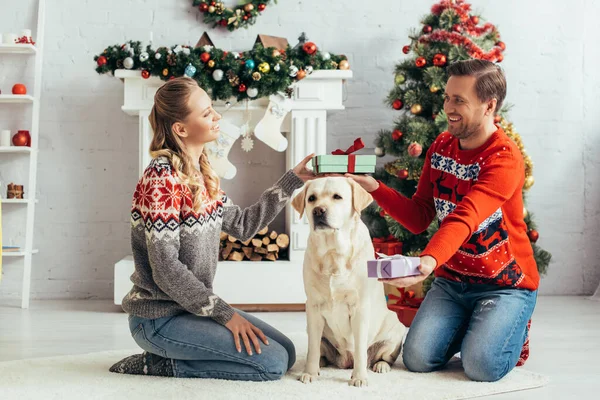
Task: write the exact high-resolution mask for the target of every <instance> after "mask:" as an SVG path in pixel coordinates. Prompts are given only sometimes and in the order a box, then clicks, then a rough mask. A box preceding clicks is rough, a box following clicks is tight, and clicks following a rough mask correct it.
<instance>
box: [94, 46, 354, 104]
mask: <svg viewBox="0 0 600 400" xmlns="http://www.w3.org/2000/svg"><path fill="white" fill-rule="evenodd" d="M299 39H300V41H299V43H298V44H297V45H296V46H294V47H293V48H292V47H290V46H289V45H287V47H286V48H285V49H277V48H275V47H267V48H265V47H263V46H262V45H261V44H259V43H258V44H256V45H255V46H254V47H253V48H252V49H250V50H248V51H245V52H230V51H225V50H222V49H219V48H217V47H215V46H212V45H204V46H198V47H195V48H192V47H190V46H186V45H175V46H171V47H159V48H157V49H154V48H153V47H152V45H151V44H149V45H147V46H146V47H145V48H143V47H142V45H141V42H139V41H129V42H127V43H125V44H117V45H112V46H108V47H107V48H105V49H104V51H103V52H102V53H100V54H98V55H96V56H94V61H95V62H96V72H98V73H99V74H114V71H115V70H117V69H123V68H124V69H129V70H139V71H140V75H141V76H142V78H144V79H148V78H150V77H151V76H156V77H159V78H160V79H162V80H165V81H166V80H169V79H174V78H176V77H179V76H184V75H185V76H188V77H190V78H193V79H194V80H196V81H197V82H198V84H199V85H200V87H202V88H203V89H205V90H207V91H209V92H210V94H211V97H212V98H213V100H228V99H230V98H232V97H233V98H236V99H237V100H238V101H242V100H248V99H250V100H251V99H256V98H261V97H267V96H270V95H272V94H275V93H281V92H287V93H288V94H291V91H290V89H289V87H290V86H291V85H292V84H293V83H294V82H297V81H300V80H302V79H304V78H305V77H306V76H307V75H310V74H311V73H312V72H313V71H315V70H335V69H340V70H347V69H349V68H350V64H349V63H348V59H347V58H346V56H344V55H337V54H332V53H328V52H322V51H320V50H319V49H318V47H317V45H316V44H315V43H314V42H310V41H308V40H307V39H306V36H305V35H304V34H302V35H301V36H300V38H299Z"/></svg>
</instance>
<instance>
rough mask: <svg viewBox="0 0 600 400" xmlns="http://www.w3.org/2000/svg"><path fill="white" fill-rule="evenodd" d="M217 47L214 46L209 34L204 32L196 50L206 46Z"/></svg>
mask: <svg viewBox="0 0 600 400" xmlns="http://www.w3.org/2000/svg"><path fill="white" fill-rule="evenodd" d="M207 45H208V46H213V47H214V46H215V45H214V44H213V41H212V40H210V37H209V36H208V33H206V32H204V33H203V34H202V36H200V40H198V43H196V48H198V47H204V46H207Z"/></svg>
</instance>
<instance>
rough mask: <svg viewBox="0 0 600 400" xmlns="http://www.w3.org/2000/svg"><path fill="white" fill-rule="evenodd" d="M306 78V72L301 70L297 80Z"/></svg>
mask: <svg viewBox="0 0 600 400" xmlns="http://www.w3.org/2000/svg"><path fill="white" fill-rule="evenodd" d="M304 78H306V71H305V70H303V69H301V70H300V71H298V73H297V74H296V79H298V80H299V81H300V80H302V79H304Z"/></svg>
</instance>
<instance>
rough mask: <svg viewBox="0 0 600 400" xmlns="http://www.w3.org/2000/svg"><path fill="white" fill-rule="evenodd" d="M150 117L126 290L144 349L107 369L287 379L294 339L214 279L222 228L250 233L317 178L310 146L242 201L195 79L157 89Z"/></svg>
mask: <svg viewBox="0 0 600 400" xmlns="http://www.w3.org/2000/svg"><path fill="white" fill-rule="evenodd" d="M149 119H150V124H151V126H152V130H153V131H154V137H153V139H152V143H151V145H150V153H151V156H152V158H153V160H152V161H151V163H150V165H149V166H148V168H146V170H145V171H144V174H143V176H142V178H141V179H140V181H139V182H138V184H137V187H136V190H135V194H134V198H133V206H132V211H131V244H132V249H133V257H134V261H135V272H134V273H133V275H132V277H131V279H132V281H133V283H134V286H133V288H132V289H131V291H130V292H129V294H128V295H127V296H125V299H123V309H124V310H125V311H126V312H127V313H128V314H129V327H130V329H131V333H132V335H133V338H134V339H135V341H136V343H137V344H138V345H139V346H140V347H141V348H142V349H143V350H145V351H144V353H142V354H137V355H133V356H130V357H127V358H125V359H123V360H121V361H119V362H117V363H116V364H115V365H113V366H112V367H111V369H110V370H111V371H112V372H119V373H127V374H146V375H158V376H175V377H195V378H220V379H232V380H252V381H268V380H276V379H279V378H281V377H282V376H283V375H284V374H285V373H286V372H287V370H288V369H289V368H291V366H292V365H293V364H294V361H295V350H294V345H293V344H292V342H291V341H290V340H289V339H288V338H286V337H285V336H284V335H283V334H282V333H280V332H279V331H277V330H276V329H275V328H273V327H271V326H269V325H267V324H266V323H264V322H262V321H261V320H259V319H257V318H255V317H253V316H250V315H248V314H245V313H243V312H242V311H239V310H236V309H234V308H232V307H231V306H230V305H229V304H227V303H226V302H225V301H224V300H223V299H221V298H220V297H219V296H218V295H216V294H215V293H213V290H212V284H213V279H214V276H215V270H216V266H217V260H218V252H219V241H220V240H219V235H220V232H221V231H224V232H226V233H228V234H229V235H231V236H234V237H236V238H238V239H240V240H242V241H244V240H247V239H250V238H252V237H253V236H254V235H255V234H256V232H258V231H259V230H260V229H261V228H263V227H264V226H266V225H267V224H269V223H270V222H271V221H272V220H273V219H274V218H275V216H276V215H277V214H278V213H279V212H280V211H281V210H282V209H283V208H284V206H285V205H286V204H287V201H288V200H289V198H290V196H291V194H292V192H293V191H294V190H295V189H297V188H300V187H301V186H302V185H303V183H304V181H306V180H308V179H312V178H313V177H314V175H313V173H312V172H311V171H310V170H308V169H306V164H307V163H308V161H309V160H310V159H311V157H312V155H311V156H308V157H306V158H305V159H304V160H303V161H302V162H300V163H299V164H298V165H297V166H296V167H295V168H294V169H293V170H290V171H288V172H286V173H285V174H284V175H283V177H282V178H281V179H280V180H279V181H278V182H277V183H276V184H275V185H274V186H272V187H271V188H270V189H268V190H267V191H265V192H264V193H263V194H262V195H261V197H260V199H259V201H258V202H257V203H256V204H254V205H252V206H250V207H248V208H247V209H244V210H242V209H240V208H239V207H238V206H235V205H233V204H232V203H231V201H230V200H229V199H228V198H227V196H226V195H225V194H224V193H223V192H222V190H221V189H220V187H219V178H218V177H217V175H216V174H215V172H214V171H213V170H212V169H211V167H210V164H209V162H208V159H207V156H206V152H205V151H204V145H205V144H206V143H209V142H211V141H213V140H215V139H216V138H217V137H218V135H219V124H218V121H219V120H220V119H221V116H220V115H219V114H218V113H217V112H216V111H215V110H214V109H213V108H212V102H211V99H210V98H209V96H208V95H207V93H206V92H205V91H204V90H202V89H201V88H200V87H199V86H198V84H197V83H196V81H194V80H193V79H190V78H185V77H182V78H177V79H173V80H171V81H169V82H167V83H165V84H164V85H163V86H162V87H161V88H160V89H158V91H157V92H156V95H155V96H154V106H153V107H152V112H151V114H150V117H149ZM255 289H256V290H260V288H255ZM232 335H233V338H232ZM261 341H262V343H263V344H264V345H261V343H260V342H261ZM242 344H243V347H244V349H245V352H242ZM254 351H255V352H256V354H254Z"/></svg>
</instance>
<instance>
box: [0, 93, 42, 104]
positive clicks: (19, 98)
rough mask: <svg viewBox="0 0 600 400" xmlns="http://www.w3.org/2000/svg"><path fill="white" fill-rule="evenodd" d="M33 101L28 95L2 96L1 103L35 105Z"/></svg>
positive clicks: (0, 95) (0, 97)
mask: <svg viewBox="0 0 600 400" xmlns="http://www.w3.org/2000/svg"><path fill="white" fill-rule="evenodd" d="M33 100H34V98H33V96H30V95H28V94H0V103H33Z"/></svg>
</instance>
